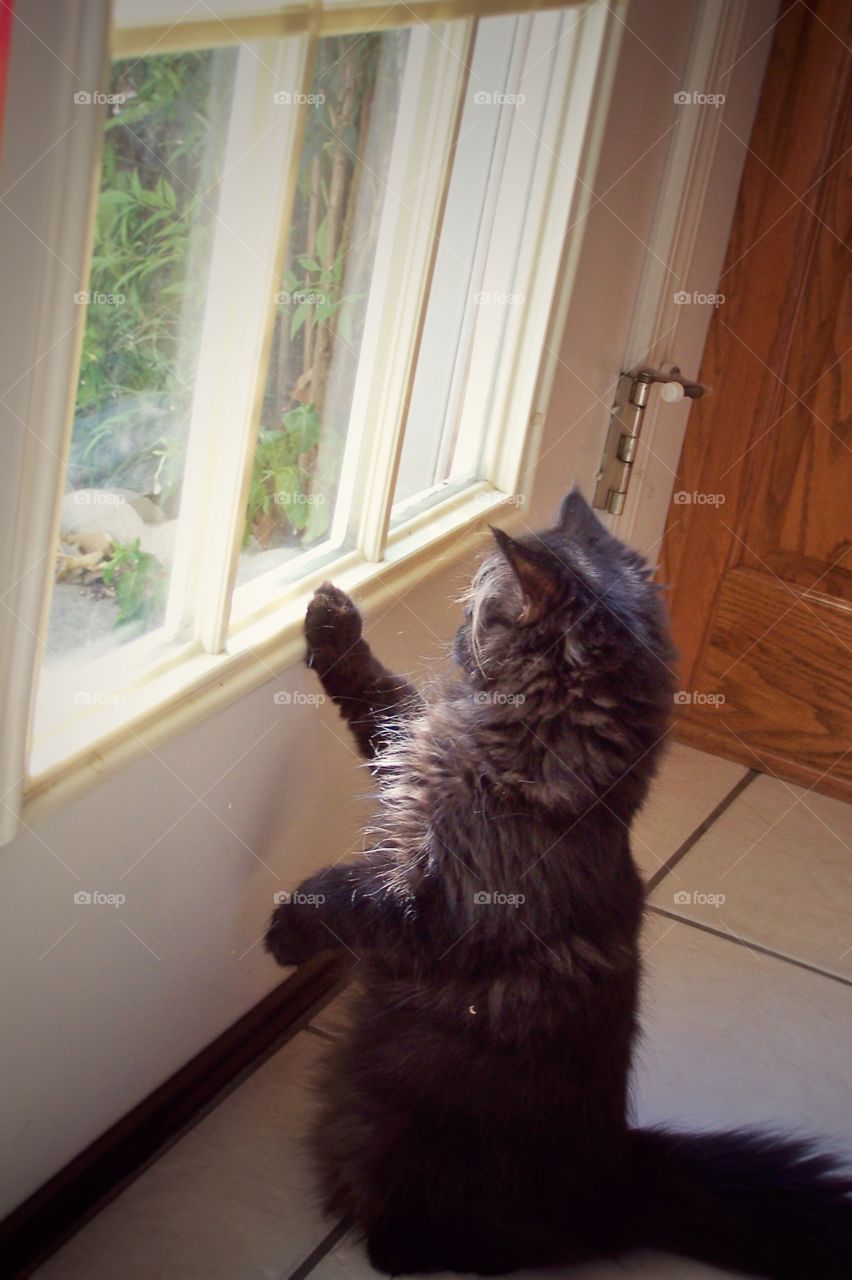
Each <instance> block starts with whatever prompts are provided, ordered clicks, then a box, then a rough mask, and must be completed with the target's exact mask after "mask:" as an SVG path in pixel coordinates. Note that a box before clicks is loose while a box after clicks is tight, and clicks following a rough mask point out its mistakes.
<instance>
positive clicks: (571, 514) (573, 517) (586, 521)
mask: <svg viewBox="0 0 852 1280" xmlns="http://www.w3.org/2000/svg"><path fill="white" fill-rule="evenodd" d="M556 527H557V529H559V530H560V531H561V532H562V533H565V534H569V535H572V536H577V535H578V534H581V533H583V532H584V531H585V532H587V533H592V532H600V530H601V524H600V522H599V521H598V519H597V517H596V516H595V513H594V511H593V510H592V508H591V507H590V506H589V504H588V502H587V501H586V499H585V498H584V497H583V495H582V493H581V492H580V490H579V489H578V488H577V486H576V485H574V488H573V489H572V490H571V492H570V493H569V494H568V496H567V497H566V498H564V499H563V502H562V506H561V508H560V510H559V519H558V520H557V522H556Z"/></svg>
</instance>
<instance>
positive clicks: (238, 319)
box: [29, 0, 612, 784]
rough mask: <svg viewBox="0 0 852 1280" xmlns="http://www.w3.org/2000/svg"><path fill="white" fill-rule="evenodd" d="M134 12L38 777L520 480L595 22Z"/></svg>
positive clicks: (463, 8) (411, 14) (83, 363)
mask: <svg viewBox="0 0 852 1280" xmlns="http://www.w3.org/2000/svg"><path fill="white" fill-rule="evenodd" d="M147 8H148V9H149V10H151V12H149V13H148V14H147V15H146V17H145V19H144V22H145V24H147V25H140V23H141V22H142V20H141V19H140V17H139V14H138V6H135V5H133V4H131V3H129V0H128V2H127V3H125V2H123V0H121V2H119V3H118V4H117V5H116V7H115V14H114V31H113V34H114V42H115V43H114V48H113V61H112V64H111V73H110V79H109V84H108V86H107V87H106V90H105V93H104V94H99V95H96V96H97V97H98V98H99V99H104V101H103V104H102V105H103V109H104V128H103V136H102V139H101V144H100V145H101V150H100V158H99V160H97V157H96V156H95V155H94V154H93V156H92V160H93V163H95V162H97V163H99V165H100V184H99V196H98V199H97V205H96V210H95V214H94V221H93V229H92V235H91V251H92V256H91V266H90V270H89V275H88V287H87V289H86V290H85V292H84V294H83V296H81V297H80V299H79V302H78V304H77V305H78V306H79V308H80V310H81V312H83V313H84V314H85V327H84V333H83V340H82V353H81V356H80V361H79V377H78V380H77V391H76V397H75V402H74V410H73V431H72V434H71V438H70V446H69V449H68V454H67V469H66V475H65V479H64V488H65V492H64V494H63V496H62V497H61V507H60V533H61V543H60V546H59V549H58V553H57V555H56V561H55V566H54V578H55V581H54V584H53V592H52V600H51V606H50V611H49V618H48V623H47V630H46V645H45V649H44V661H43V663H42V668H41V674H40V678H39V682H38V695H37V699H36V707H35V716H34V731H33V734H32V749H31V754H30V761H29V773H30V776H31V777H32V778H33V779H34V780H35V782H36V784H38V781H39V779H40V778H45V777H49V776H50V775H51V771H54V772H55V771H56V770H57V768H59V767H60V766H62V767H65V766H67V765H68V763H69V762H71V763H73V761H74V760H75V759H78V758H80V757H81V756H82V754H83V753H84V752H85V751H86V750H87V749H88V748H90V747H91V745H92V744H93V743H96V742H108V741H109V740H110V734H114V733H115V732H116V730H117V729H119V728H121V727H122V726H124V725H125V724H131V725H132V724H133V723H134V718H138V717H139V716H141V715H142V714H143V713H144V714H150V712H151V708H152V707H157V706H159V705H164V704H165V703H166V702H167V701H168V700H169V699H173V698H174V696H175V695H176V694H177V693H178V692H180V691H182V690H185V689H186V688H187V687H188V686H189V685H191V684H193V683H195V684H197V685H199V684H203V682H204V681H205V680H207V681H210V680H211V678H212V677H213V676H217V677H218V676H221V673H222V672H224V671H226V670H236V668H237V665H238V664H239V661H240V660H241V659H243V658H245V659H247V658H248V656H249V655H250V654H252V653H254V654H255V655H257V654H258V653H260V652H262V651H263V646H264V645H265V644H267V642H269V640H270V637H272V636H279V637H280V636H281V635H282V634H284V633H287V634H290V635H292V636H293V637H296V635H297V631H296V626H297V620H298V618H299V616H300V615H301V613H302V611H303V607H304V596H305V593H306V592H307V591H309V590H310V589H311V587H312V586H313V585H314V584H315V582H316V581H318V580H319V578H320V577H324V576H327V575H328V573H329V572H331V571H333V572H334V573H335V574H336V575H338V576H340V575H343V580H344V581H346V582H349V583H362V584H366V583H369V582H371V581H372V580H373V578H374V577H375V574H376V567H377V566H382V570H383V571H384V569H385V567H386V566H388V565H390V566H394V565H399V564H401V563H403V562H406V563H407V562H408V561H409V560H410V559H411V557H412V556H417V555H421V556H422V555H426V554H428V551H429V547H430V546H431V545H433V544H434V543H435V542H436V540H439V539H440V538H442V537H445V536H447V534H448V531H452V530H455V529H458V528H459V526H460V525H462V524H464V523H465V522H470V521H472V520H474V519H476V518H479V517H480V516H481V515H482V513H483V512H485V511H488V510H491V509H493V508H494V507H496V506H498V505H499V504H500V503H502V502H505V501H506V500H507V498H511V497H512V496H513V495H515V494H516V492H517V489H518V485H519V483H520V482H521V477H522V475H523V474H524V466H525V449H526V448H527V439H528V429H529V425H530V422H531V421H532V420H533V418H534V417H535V415H536V414H540V412H541V410H542V408H543V400H542V396H543V394H544V392H543V391H542V386H543V384H542V380H541V368H542V351H543V348H544V340H545V335H546V331H547V326H548V324H549V323H551V317H552V316H553V314H554V304H555V300H556V291H557V283H558V281H559V279H560V278H561V277H564V274H565V261H566V255H565V245H566V242H565V232H566V228H567V227H568V226H569V223H570V222H571V220H572V218H573V219H574V220H577V219H578V213H579V212H580V211H581V210H582V208H583V207H584V200H585V199H586V192H587V191H588V184H586V183H585V182H583V181H582V180H581V179H578V176H577V175H578V174H579V173H580V172H581V171H583V169H584V167H585V168H586V169H588V167H589V166H590V165H591V164H592V162H593V157H594V144H595V136H594V129H593V128H592V123H593V110H592V109H593V107H594V106H595V102H596V98H595V95H596V86H598V85H599V84H600V83H601V74H602V73H601V67H602V66H603V61H604V57H605V55H608V50H609V42H610V41H611V35H610V31H611V27H612V22H611V15H610V13H609V11H608V9H607V7H606V6H605V5H603V4H601V3H596V2H593V3H588V4H585V5H575V6H572V7H568V8H547V9H540V8H539V11H537V12H518V13H513V14H509V15H506V14H505V13H504V12H502V11H503V10H504V8H505V6H504V5H503V4H502V3H500V2H499V0H494V4H493V9H494V10H500V11H501V12H500V13H499V14H498V13H494V12H493V11H492V12H491V13H489V3H488V0H478V2H477V3H475V4H474V3H473V0H464V2H463V3H459V5H458V16H457V17H452V18H449V19H446V13H447V8H446V6H444V5H442V6H441V14H442V20H441V21H438V22H430V21H429V20H428V14H429V3H428V0H424V3H422V4H420V5H419V6H418V7H417V8H416V9H415V8H411V7H409V6H407V5H403V6H392V7H391V8H390V9H388V8H387V7H386V6H378V7H377V8H375V9H374V10H373V9H370V7H369V5H366V6H363V7H361V8H359V7H356V6H352V5H350V4H343V3H339V2H335V3H326V4H325V5H324V6H322V5H320V6H313V7H308V6H306V7H305V8H304V9H301V8H299V7H298V6H297V7H293V8H289V9H287V11H286V13H284V12H282V11H281V10H280V8H279V6H272V5H264V4H262V3H254V4H252V3H249V2H248V0H233V2H232V3H231V4H230V6H228V8H227V12H226V11H225V9H224V8H223V9H222V10H221V12H222V17H221V20H220V19H219V18H216V17H214V16H212V14H213V10H210V9H208V7H207V6H204V10H205V14H204V15H203V16H199V14H198V13H197V12H196V9H195V7H193V6H190V7H189V8H188V9H187V8H186V7H185V6H184V5H181V4H175V3H173V2H172V0H159V2H158V4H157V5H154V6H148V7H147ZM517 8H518V9H519V10H523V9H525V8H527V5H526V4H524V3H523V2H522V0H519V3H518V5H517ZM424 18H425V19H426V20H424ZM81 92H85V91H81ZM88 96H89V101H88V103H85V102H81V103H80V104H79V107H80V110H83V108H84V107H86V108H87V109H88V110H91V109H92V98H93V94H91V93H90V94H89V95H88ZM568 257H569V258H570V255H568ZM412 563H413V561H412ZM288 629H289V630H288ZM293 643H294V645H296V644H298V641H297V640H296V639H295V638H294V642H293ZM293 652H294V654H295V649H294V651H293ZM267 674H268V672H267ZM262 678H263V672H262V671H260V672H258V674H257V680H258V681H259V680H260V679H262Z"/></svg>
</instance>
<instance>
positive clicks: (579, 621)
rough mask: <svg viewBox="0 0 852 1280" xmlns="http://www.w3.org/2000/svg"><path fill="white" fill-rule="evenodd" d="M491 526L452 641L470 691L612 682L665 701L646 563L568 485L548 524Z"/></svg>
mask: <svg viewBox="0 0 852 1280" xmlns="http://www.w3.org/2000/svg"><path fill="white" fill-rule="evenodd" d="M492 532H493V534H494V538H495V540H496V543H497V548H496V550H495V551H494V552H493V553H492V554H491V555H490V556H488V557H487V559H486V560H485V561H484V562H483V563H482V565H481V566H480V568H479V570H478V572H477V573H476V575H475V577H474V580H473V583H472V585H471V588H470V591H469V593H468V595H467V597H466V608H465V621H464V623H463V625H462V626H461V627H460V628H459V631H458V633H457V635H456V640H455V646H454V653H455V657H456V660H457V661H458V663H459V664H460V665H461V666H462V667H463V668H464V670H465V672H466V673H467V676H468V680H469V682H470V683H471V684H472V685H473V687H474V689H481V690H489V689H490V690H500V689H503V690H505V691H506V692H507V693H509V692H514V693H515V694H517V693H518V692H521V691H524V690H528V691H530V692H533V693H534V691H535V690H536V689H540V690H544V689H546V688H547V687H550V689H551V691H552V689H553V687H554V686H557V687H558V686H562V687H566V688H568V687H570V688H573V689H578V688H580V687H586V686H591V685H595V684H597V685H600V684H601V683H604V684H606V683H611V682H613V681H617V682H626V685H627V686H628V687H630V688H633V687H640V688H641V687H647V692H648V695H649V700H650V701H660V700H664V699H665V698H666V697H668V700H669V702H670V700H671V695H670V692H669V690H670V687H671V685H670V677H671V671H670V664H671V661H672V649H671V644H670V641H669V638H668V630H667V626H666V619H665V613H664V610H663V608H662V604H661V601H660V596H659V589H658V588H657V587H656V586H655V584H654V583H653V582H652V580H651V570H650V569H649V568H648V567H647V565H646V564H645V562H644V561H643V559H642V557H641V556H640V555H638V554H637V553H636V552H635V551H632V550H631V549H630V548H629V547H626V546H625V545H624V543H622V542H620V541H619V540H618V539H617V538H615V537H613V536H612V534H611V533H609V531H608V530H607V529H605V528H604V526H603V525H602V524H601V522H600V521H599V520H598V519H597V518H596V516H595V514H594V512H593V511H592V509H591V507H590V506H589V505H588V503H587V502H586V501H585V500H584V498H583V497H582V495H581V494H580V493H579V491H578V490H577V489H573V490H572V491H571V493H569V494H568V496H567V498H565V500H564V502H563V503H562V508H561V510H560V513H559V519H558V520H557V522H556V524H555V525H554V526H553V528H551V529H546V530H544V532H542V533H539V534H532V535H525V536H523V537H519V538H512V537H510V536H509V535H508V534H507V533H505V532H503V531H502V530H501V529H493V530H492ZM624 691H625V692H627V688H625V690H624Z"/></svg>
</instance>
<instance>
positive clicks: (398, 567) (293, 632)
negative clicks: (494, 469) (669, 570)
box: [23, 482, 516, 824]
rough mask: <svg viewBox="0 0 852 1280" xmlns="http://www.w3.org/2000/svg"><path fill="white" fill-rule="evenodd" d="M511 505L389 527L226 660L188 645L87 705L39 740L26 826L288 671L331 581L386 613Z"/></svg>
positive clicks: (483, 500) (461, 498)
mask: <svg viewBox="0 0 852 1280" xmlns="http://www.w3.org/2000/svg"><path fill="white" fill-rule="evenodd" d="M512 502H513V500H512V499H511V498H510V497H509V495H507V494H504V493H501V492H500V491H499V490H497V489H495V488H493V486H491V485H489V484H487V483H485V482H480V483H477V484H474V485H470V486H469V487H467V488H465V489H464V491H463V492H461V493H455V494H452V495H450V496H449V497H447V498H445V499H444V500H443V501H442V502H440V503H436V504H435V505H434V506H432V507H430V508H428V510H425V511H423V512H420V513H418V514H417V515H414V516H412V517H411V519H409V520H407V521H406V522H405V523H404V524H400V525H399V526H397V527H396V528H395V529H393V530H392V532H391V534H390V536H389V538H388V543H387V548H386V553H385V558H384V560H382V561H381V562H379V563H375V562H370V561H366V560H364V559H363V557H361V556H360V555H359V554H358V553H356V552H348V553H344V554H343V555H341V556H340V557H339V558H338V559H336V560H335V561H334V562H333V563H331V564H328V563H325V564H323V565H321V566H320V567H319V568H317V569H316V570H315V571H314V572H312V573H310V574H306V575H305V576H304V577H303V578H301V579H300V580H299V581H298V583H296V584H292V585H290V586H289V587H288V588H287V589H286V591H285V592H284V594H283V595H279V596H277V597H276V596H275V595H271V596H270V598H269V600H268V603H267V605H266V607H265V609H263V610H256V611H253V612H252V614H251V615H250V616H249V617H247V618H245V620H244V621H243V622H242V623H238V624H237V625H236V626H235V627H234V629H233V631H232V635H231V638H230V640H229V643H228V647H227V649H226V651H225V652H224V653H221V654H207V653H201V652H198V650H197V648H196V647H195V646H194V645H192V644H187V645H184V646H182V647H180V648H175V649H174V650H173V651H172V652H171V653H170V654H169V657H168V659H167V660H165V661H161V663H160V664H159V665H158V667H157V668H156V670H155V671H154V672H153V673H152V674H151V675H150V677H148V678H147V679H145V680H143V681H137V682H136V683H135V684H133V685H132V686H130V687H128V688H125V689H122V690H116V696H113V697H110V698H108V699H105V700H104V702H103V704H102V705H100V706H97V707H91V706H90V707H87V708H86V712H85V714H82V713H81V716H80V719H79V721H74V722H73V723H72V725H71V726H69V725H67V724H66V725H65V726H62V727H56V728H55V730H54V731H53V732H52V733H50V732H48V733H46V734H45V735H44V736H43V737H42V738H41V739H39V740H38V741H37V744H36V745H37V748H38V757H39V760H40V768H39V771H38V772H37V773H34V774H33V775H32V776H31V777H30V778H29V779H28V781H27V786H26V791H25V798H24V812H23V817H24V820H25V821H26V822H28V823H30V824H32V823H33V822H36V821H39V820H40V819H41V818H43V817H44V816H45V815H46V814H47V813H50V812H53V811H54V810H55V809H57V808H60V807H62V806H63V805H65V804H68V803H69V802H70V801H71V800H73V799H76V798H77V797H78V796H80V795H82V794H84V793H85V792H86V791H88V790H90V789H91V788H92V787H94V786H96V785H97V784H98V783H99V782H100V781H102V780H103V779H104V778H107V777H109V776H111V775H112V774H114V773H116V772H118V771H119V770H120V769H122V768H124V767H125V766H126V765H127V764H129V763H130V762H131V761H132V760H134V759H136V758H138V757H140V756H142V755H144V754H145V753H146V752H153V751H156V749H157V748H158V747H160V746H162V745H163V744H164V743H165V742H167V741H168V740H169V739H170V738H173V737H174V736H175V735H177V734H179V733H182V732H184V731H185V730H187V729H189V728H190V727H192V726H193V725H195V724H197V723H199V722H200V721H202V720H205V719H207V718H208V717H209V716H211V715H213V714H214V713H215V712H216V711H220V710H222V709H224V708H225V707H227V706H229V705H230V704H231V703H233V702H235V701H237V699H239V698H241V697H244V696H245V695H246V694H248V693H251V692H252V691H253V690H254V689H256V688H259V687H260V686H261V685H263V684H265V683H266V682H267V681H268V680H271V679H273V678H274V677H275V676H277V675H280V674H281V673H282V672H284V671H286V670H287V669H288V668H290V667H292V666H294V665H295V664H296V663H297V662H299V661H300V660H301V658H302V656H303V654H304V638H303V632H302V624H303V619H304V611H305V604H306V601H307V599H308V597H309V596H310V595H311V593H312V592H313V591H314V589H315V588H316V587H317V586H318V585H319V584H320V583H321V582H323V581H325V580H326V579H327V578H329V577H333V578H334V581H335V582H336V583H337V584H338V585H339V586H340V587H342V588H343V589H344V590H346V591H349V592H352V593H353V594H355V595H356V597H357V600H358V603H359V605H361V606H362V607H363V608H365V609H366V610H367V611H368V612H370V611H372V610H375V609H379V608H382V607H383V606H384V607H385V608H387V607H390V606H391V605H392V604H393V603H394V602H395V601H396V600H398V599H399V597H400V595H401V594H402V593H404V592H406V591H408V590H409V589H411V588H412V587H413V586H415V585H416V584H418V583H419V582H421V581H425V580H426V579H427V578H428V577H430V576H431V575H432V574H433V573H435V572H437V571H438V570H440V569H444V568H447V567H449V566H451V565H453V564H454V563H456V562H457V561H459V560H460V559H461V558H462V557H463V556H464V555H466V554H467V553H469V552H470V551H471V550H472V548H473V538H474V536H475V535H476V533H477V532H478V531H479V530H480V529H481V527H482V525H483V523H484V518H485V517H486V516H487V517H492V518H493V516H494V514H495V513H496V512H497V511H499V510H500V509H501V508H503V512H502V513H501V523H506V522H507V519H508V520H509V522H510V523H511V521H512V517H515V516H516V512H515V510H514V508H513V505H511V504H512ZM138 643H140V644H141V643H144V642H143V641H139V642H138ZM69 727H70V728H71V729H72V730H73V746H69V742H68V737H69Z"/></svg>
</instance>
